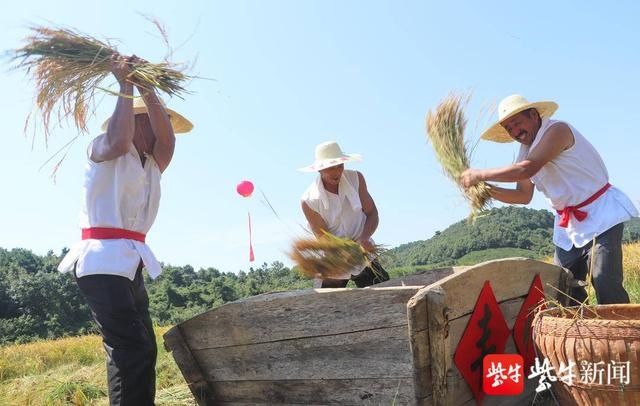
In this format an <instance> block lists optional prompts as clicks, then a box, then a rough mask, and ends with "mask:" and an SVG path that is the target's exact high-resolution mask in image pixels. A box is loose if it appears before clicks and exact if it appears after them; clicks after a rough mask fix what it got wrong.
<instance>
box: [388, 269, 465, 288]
mask: <svg viewBox="0 0 640 406" xmlns="http://www.w3.org/2000/svg"><path fill="white" fill-rule="evenodd" d="M466 268H467V267H448V268H439V269H428V270H424V271H418V272H416V273H413V274H411V275H405V276H401V277H399V278H394V279H390V280H388V281H386V282H382V283H379V284H377V285H376V287H390V286H427V285H431V284H432V283H435V282H437V281H439V280H441V279H443V278H445V277H447V276H449V275H453V274H454V273H455V272H460V271H462V270H464V269H466Z"/></svg>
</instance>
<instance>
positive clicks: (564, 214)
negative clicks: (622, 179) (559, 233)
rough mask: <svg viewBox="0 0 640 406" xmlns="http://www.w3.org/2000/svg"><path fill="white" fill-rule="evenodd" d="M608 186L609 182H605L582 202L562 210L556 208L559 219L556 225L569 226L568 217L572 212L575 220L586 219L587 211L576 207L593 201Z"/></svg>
mask: <svg viewBox="0 0 640 406" xmlns="http://www.w3.org/2000/svg"><path fill="white" fill-rule="evenodd" d="M610 187H611V184H610V183H608V182H607V184H606V185H604V186H603V187H602V188H601V189H600V190H598V191H597V192H595V193H594V194H593V195H592V196H591V197H589V198H588V199H587V200H585V201H584V202H582V203H580V204H576V205H575V206H567V207H565V208H564V209H562V210H557V212H558V214H559V215H560V221H559V222H558V225H559V226H560V227H563V228H567V226H569V217H571V215H572V214H573V217H575V218H576V220H578V221H583V220H584V219H586V218H587V212H586V211H584V210H578V209H580V208H581V207H584V206H586V205H588V204H591V203H593V202H595V201H596V200H597V199H598V198H599V197H600V196H602V195H603V194H604V192H606V191H607V189H609V188H610Z"/></svg>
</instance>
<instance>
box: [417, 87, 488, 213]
mask: <svg viewBox="0 0 640 406" xmlns="http://www.w3.org/2000/svg"><path fill="white" fill-rule="evenodd" d="M467 101H468V97H463V96H460V95H455V94H450V95H449V96H447V97H446V98H445V99H444V100H443V101H442V102H441V103H440V104H439V105H438V106H437V107H436V109H435V112H432V111H431V110H430V111H429V112H428V113H427V135H428V137H429V140H430V141H431V145H433V149H434V150H435V152H436V158H438V161H439V162H440V165H442V168H443V170H444V172H445V174H446V175H447V176H448V177H449V178H450V179H451V180H453V181H454V182H455V183H456V184H457V185H458V187H460V189H461V190H462V191H463V193H464V196H465V198H466V199H467V200H468V201H469V203H470V204H471V215H470V216H469V217H470V219H471V220H474V219H475V218H476V217H477V216H478V214H479V213H480V212H482V211H483V210H486V209H487V208H488V207H489V206H490V201H491V193H490V188H489V186H488V185H487V184H486V183H484V182H481V183H479V184H477V185H475V186H472V187H470V188H468V189H464V188H463V187H462V185H461V184H460V181H459V178H460V175H461V174H462V172H464V171H465V170H466V169H467V168H469V162H470V159H469V152H468V150H467V142H466V141H465V139H464V129H465V126H466V124H467V120H466V119H465V117H464V104H466V102H467Z"/></svg>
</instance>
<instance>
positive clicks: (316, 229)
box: [300, 141, 389, 288]
mask: <svg viewBox="0 0 640 406" xmlns="http://www.w3.org/2000/svg"><path fill="white" fill-rule="evenodd" d="M361 160H362V157H361V156H360V155H358V154H344V153H343V152H342V149H340V146H339V145H338V143H336V142H335V141H328V142H323V143H322V144H319V145H318V146H316V159H315V162H314V163H313V164H312V165H310V166H307V167H304V168H301V169H300V170H301V171H303V172H318V173H319V175H318V177H317V178H316V180H315V181H314V182H313V183H311V185H310V186H309V187H308V188H307V190H306V191H305V192H304V193H303V195H302V211H303V213H304V216H305V217H306V218H307V221H308V222H309V226H310V227H311V230H312V231H313V233H314V234H315V235H316V237H317V238H320V237H321V236H322V235H323V230H324V231H327V232H329V233H331V234H333V235H335V236H338V237H341V238H349V239H352V240H354V241H356V242H358V243H359V244H360V245H361V246H362V248H364V249H365V251H369V252H371V251H373V250H374V245H373V240H372V239H371V236H372V235H373V233H374V232H375V231H376V228H378V209H377V208H376V204H375V202H374V201H373V198H372V197H371V195H370V194H369V191H368V190H367V184H366V182H365V180H364V176H363V175H362V173H360V172H358V171H352V170H347V169H344V164H345V163H346V162H353V161H361ZM349 279H351V280H353V281H354V282H355V284H356V286H358V287H359V288H362V287H365V286H370V285H373V284H376V283H380V282H384V281H386V280H389V274H387V272H386V271H385V270H384V269H383V268H382V266H380V264H379V263H378V261H377V260H375V259H374V260H373V261H371V263H370V265H368V266H362V267H358V268H357V269H353V270H352V271H351V272H347V273H345V275H344V278H342V279H328V278H326V279H323V280H319V279H316V284H315V285H316V287H321V288H343V287H345V286H347V283H348V282H349Z"/></svg>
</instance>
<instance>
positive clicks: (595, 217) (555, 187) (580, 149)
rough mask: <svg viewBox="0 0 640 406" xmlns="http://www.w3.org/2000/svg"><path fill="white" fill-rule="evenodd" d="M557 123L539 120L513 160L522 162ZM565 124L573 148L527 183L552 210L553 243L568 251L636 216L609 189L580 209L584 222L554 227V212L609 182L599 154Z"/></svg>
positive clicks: (629, 205) (623, 198)
mask: <svg viewBox="0 0 640 406" xmlns="http://www.w3.org/2000/svg"><path fill="white" fill-rule="evenodd" d="M559 122H560V121H557V120H550V119H543V120H542V124H541V126H540V130H538V133H537V135H536V138H535V139H534V141H533V143H532V144H531V145H530V146H528V145H521V146H520V153H519V155H518V159H517V161H518V162H520V161H523V160H525V159H526V158H527V156H528V155H529V152H530V151H532V150H533V149H534V148H535V147H536V146H537V145H538V144H539V143H540V141H541V140H542V139H543V138H544V137H545V135H546V134H547V132H548V130H549V128H551V126H552V125H554V124H556V123H559ZM565 124H566V125H568V126H569V128H570V129H571V132H572V133H573V138H574V143H573V146H571V147H570V148H568V149H566V150H565V151H562V152H561V153H560V154H559V155H558V156H557V157H556V158H554V159H553V160H552V161H550V162H548V163H546V164H545V165H544V166H543V167H542V168H541V169H540V170H539V171H538V173H536V174H535V175H534V176H533V177H531V181H532V182H533V183H534V184H535V186H536V189H538V190H539V191H541V192H542V193H543V194H544V195H545V197H546V198H547V200H548V201H549V203H550V204H551V207H552V208H553V209H554V210H553V212H554V214H555V222H554V232H553V242H554V244H555V245H557V246H558V247H560V248H562V249H564V250H565V251H568V250H570V249H571V248H572V246H576V247H583V246H585V245H586V244H588V243H589V242H590V241H591V240H592V239H593V237H595V236H597V235H599V234H601V233H603V232H605V231H607V230H608V229H610V228H611V227H613V226H615V225H616V224H619V223H622V222H624V221H627V220H629V219H630V218H632V217H636V216H637V215H638V211H637V209H636V207H635V206H634V205H633V203H632V202H631V200H630V199H629V198H628V197H627V196H626V195H625V194H624V193H623V192H622V191H620V190H619V189H617V188H615V187H611V188H609V189H608V190H607V191H606V192H605V193H604V194H603V195H602V196H600V197H599V198H598V199H596V200H595V201H594V202H593V203H591V204H589V205H587V206H584V207H582V208H581V209H580V210H583V211H585V212H587V218H586V219H584V220H583V221H578V220H576V219H575V217H573V215H572V216H570V219H569V226H568V227H567V228H563V227H560V226H558V221H559V219H560V216H559V215H558V213H557V210H562V209H564V208H565V207H567V206H576V205H578V204H580V203H582V202H584V201H585V200H587V199H588V198H589V197H591V196H593V195H594V194H595V193H596V192H597V191H598V190H600V189H601V188H602V187H603V186H604V185H606V184H607V182H609V174H608V172H607V168H606V166H605V164H604V162H603V161H602V158H601V157H600V154H598V152H597V151H596V149H595V148H594V147H593V145H591V143H589V141H587V139H586V138H584V137H583V136H582V134H580V132H578V131H577V130H576V129H575V128H573V127H572V126H571V125H569V124H568V123H565Z"/></svg>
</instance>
